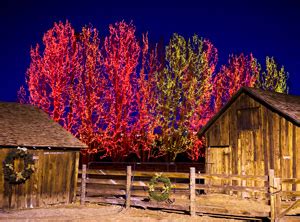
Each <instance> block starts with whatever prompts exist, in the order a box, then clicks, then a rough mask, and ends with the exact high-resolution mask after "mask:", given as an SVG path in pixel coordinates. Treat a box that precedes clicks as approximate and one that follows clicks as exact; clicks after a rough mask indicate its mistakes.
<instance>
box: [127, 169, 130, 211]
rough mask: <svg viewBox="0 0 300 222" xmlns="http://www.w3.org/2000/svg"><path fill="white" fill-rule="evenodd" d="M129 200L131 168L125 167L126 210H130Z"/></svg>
mask: <svg viewBox="0 0 300 222" xmlns="http://www.w3.org/2000/svg"><path fill="white" fill-rule="evenodd" d="M130 198H131V166H127V170H126V209H128V208H130Z"/></svg>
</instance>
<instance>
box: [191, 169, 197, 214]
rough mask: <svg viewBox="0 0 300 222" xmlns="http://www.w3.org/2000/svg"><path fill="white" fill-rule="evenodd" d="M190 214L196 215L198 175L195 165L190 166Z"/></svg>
mask: <svg viewBox="0 0 300 222" xmlns="http://www.w3.org/2000/svg"><path fill="white" fill-rule="evenodd" d="M190 214H191V216H195V215H196V177H195V167H190Z"/></svg>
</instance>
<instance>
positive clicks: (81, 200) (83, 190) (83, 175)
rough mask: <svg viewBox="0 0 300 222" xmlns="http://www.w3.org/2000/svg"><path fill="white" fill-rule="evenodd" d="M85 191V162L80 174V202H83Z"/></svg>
mask: <svg viewBox="0 0 300 222" xmlns="http://www.w3.org/2000/svg"><path fill="white" fill-rule="evenodd" d="M85 192H86V164H83V165H82V174H81V196H80V204H81V205H83V204H84V203H85Z"/></svg>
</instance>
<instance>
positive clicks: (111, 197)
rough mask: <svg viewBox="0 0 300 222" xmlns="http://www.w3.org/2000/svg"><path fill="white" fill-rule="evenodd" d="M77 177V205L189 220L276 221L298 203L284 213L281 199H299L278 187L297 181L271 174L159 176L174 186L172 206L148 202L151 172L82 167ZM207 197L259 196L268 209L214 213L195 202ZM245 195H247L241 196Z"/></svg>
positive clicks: (165, 173)
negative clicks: (161, 212) (174, 213)
mask: <svg viewBox="0 0 300 222" xmlns="http://www.w3.org/2000/svg"><path fill="white" fill-rule="evenodd" d="M79 173H80V174H81V179H79V180H78V182H79V184H80V187H79V189H78V190H79V193H80V199H81V204H84V203H85V202H96V203H101V202H102V203H110V204H119V205H123V206H124V207H126V208H129V207H130V206H137V207H143V208H156V209H165V210H179V211H185V212H189V214H190V215H192V216H194V215H196V214H218V215H224V216H231V217H233V216H234V217H243V218H245V217H247V218H251V217H252V218H256V217H259V218H262V217H270V218H271V221H276V220H277V219H279V218H281V217H282V216H284V215H285V214H286V213H287V212H288V211H290V209H292V208H293V207H295V206H296V205H297V204H298V203H299V202H298V201H295V203H293V204H291V205H290V206H287V208H286V209H285V208H284V207H285V206H284V205H283V204H282V202H281V198H282V197H283V196H284V195H286V196H288V195H289V196H292V197H297V196H300V192H297V191H293V192H290V191H289V192H283V191H282V190H281V184H282V183H289V184H299V183H300V180H298V179H284V180H283V179H279V178H274V170H270V171H269V176H249V175H220V174H200V173H196V172H195V168H193V167H191V168H190V172H189V173H183V172H164V173H163V174H164V175H165V176H167V177H169V178H170V179H171V181H172V184H173V186H174V187H173V188H172V193H171V200H170V202H173V199H176V201H175V202H174V203H166V202H164V203H161V202H160V203H158V202H156V201H150V200H149V198H148V182H149V181H150V179H151V178H152V177H153V176H154V175H155V172H149V171H132V168H131V166H127V168H126V170H123V171H121V170H118V171H116V170H101V169H88V170H87V169H86V165H83V166H82V170H81V171H80V172H79ZM215 180H218V181H224V180H226V181H228V182H227V183H226V184H227V185H224V183H223V184H222V185H215V183H210V182H209V181H215ZM249 181H250V183H249ZM257 183H259V184H263V186H255V184H257ZM249 184H254V186H249ZM162 186H163V184H158V187H162ZM293 186H295V185H293ZM207 193H223V194H230V195H237V196H240V197H244V196H246V197H247V198H253V199H255V198H257V196H260V197H263V199H264V202H265V203H267V206H268V207H267V208H266V209H265V210H262V211H260V212H248V213H236V212H218V210H216V208H214V209H212V208H207V207H205V206H202V205H201V203H199V201H197V199H198V198H200V197H201V196H206V195H201V194H207ZM247 193H248V194H250V195H245V194H247ZM228 196H229V195H228ZM219 208H221V206H219Z"/></svg>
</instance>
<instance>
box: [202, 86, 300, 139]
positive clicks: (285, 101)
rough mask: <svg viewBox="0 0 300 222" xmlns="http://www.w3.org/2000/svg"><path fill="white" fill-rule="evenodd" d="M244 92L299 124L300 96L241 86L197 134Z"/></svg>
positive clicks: (203, 130) (203, 131) (206, 127)
mask: <svg viewBox="0 0 300 222" xmlns="http://www.w3.org/2000/svg"><path fill="white" fill-rule="evenodd" d="M241 94H246V95H248V96H250V97H251V98H253V99H254V100H256V101H257V102H259V103H261V104H262V105H264V106H266V107H267V108H268V109H270V110H272V111H274V112H276V113H278V114H279V115H281V116H283V117H285V118H286V119H288V120H289V121H290V122H292V123H294V124H295V125H297V126H300V96H293V95H287V94H284V93H277V92H271V91H264V90H262V89H257V88H250V87H242V88H241V89H240V90H239V91H238V92H237V93H236V94H235V95H233V96H232V98H231V99H230V100H229V101H228V102H227V103H226V105H225V106H224V107H223V108H222V109H221V110H220V111H219V112H217V114H215V115H214V116H213V117H212V118H211V119H210V120H209V121H208V123H207V124H206V125H205V126H204V127H203V128H202V129H201V130H200V132H199V133H198V135H200V136H201V135H203V133H205V131H206V130H207V129H208V128H209V127H210V126H211V125H212V124H213V123H214V122H215V121H216V120H217V119H218V118H219V117H220V116H221V115H222V113H224V112H225V111H226V110H227V109H228V108H229V107H230V105H231V104H232V103H233V102H234V101H235V100H236V99H237V98H238V97H239V96H240V95H241Z"/></svg>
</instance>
